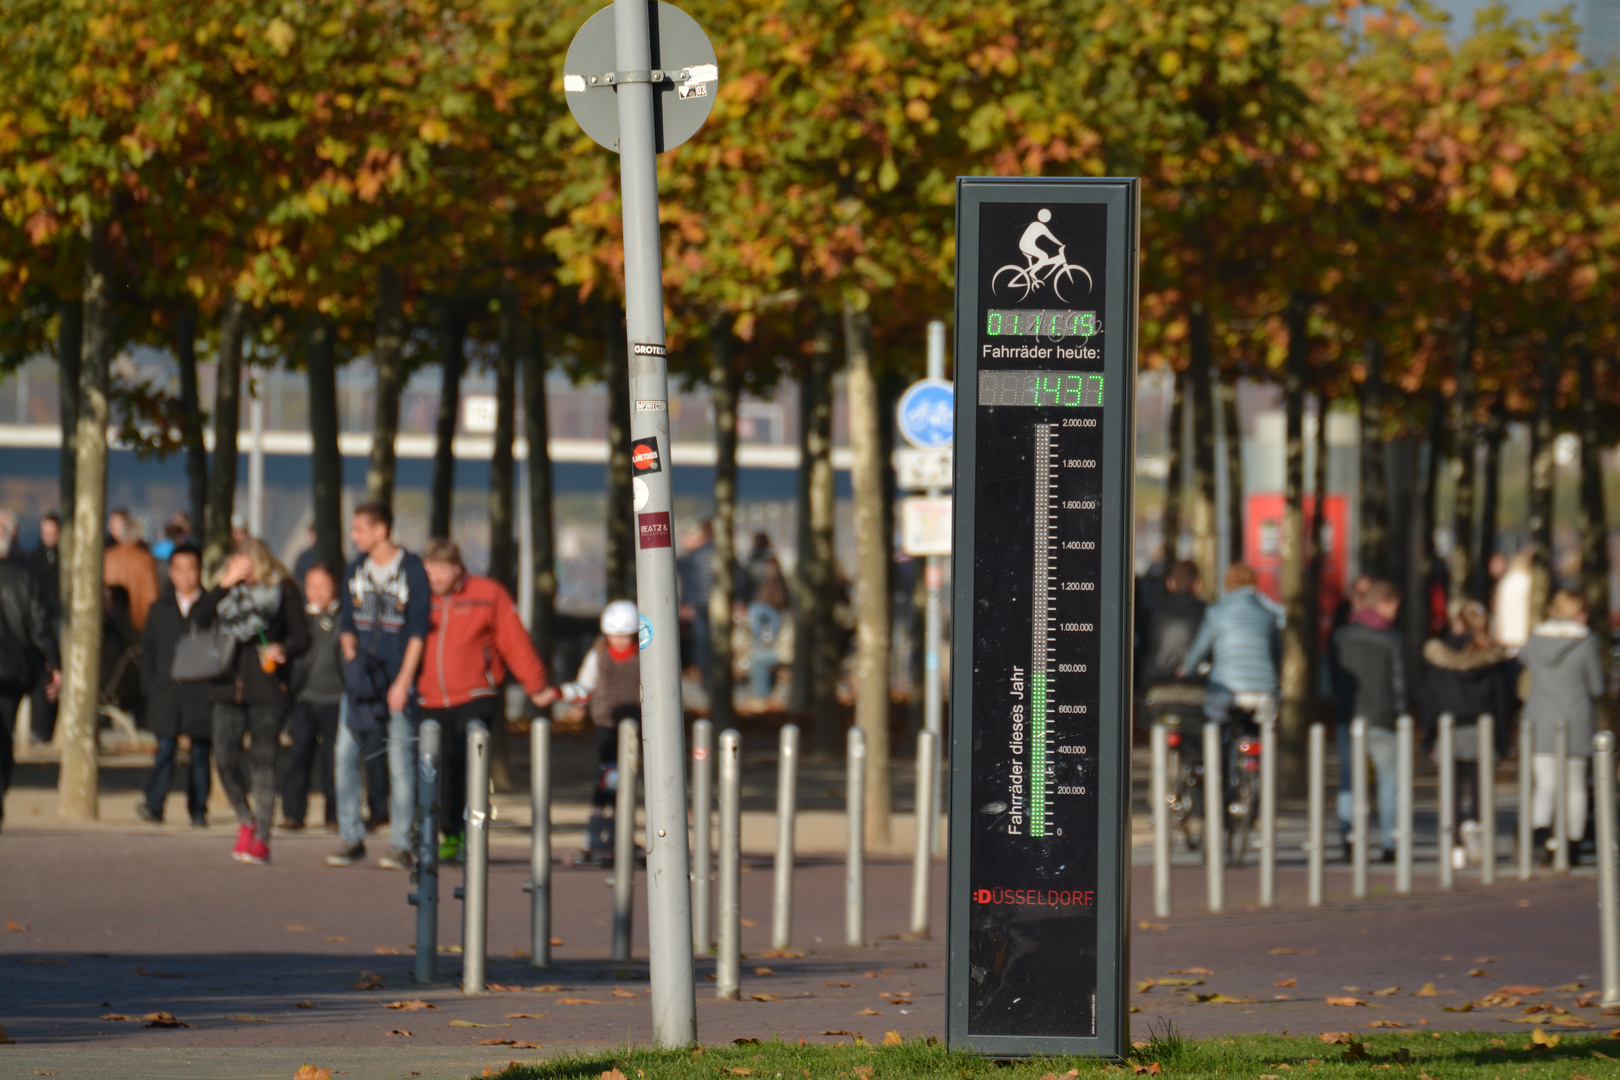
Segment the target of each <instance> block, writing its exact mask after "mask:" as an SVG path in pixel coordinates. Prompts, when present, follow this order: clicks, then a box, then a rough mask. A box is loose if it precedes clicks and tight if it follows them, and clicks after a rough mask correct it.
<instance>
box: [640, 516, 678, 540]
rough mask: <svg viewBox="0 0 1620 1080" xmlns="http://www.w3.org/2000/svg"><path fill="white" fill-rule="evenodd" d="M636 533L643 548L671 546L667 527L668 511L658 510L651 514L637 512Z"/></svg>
mask: <svg viewBox="0 0 1620 1080" xmlns="http://www.w3.org/2000/svg"><path fill="white" fill-rule="evenodd" d="M636 533H637V535H638V536H639V537H640V538H641V546H642V547H644V548H665V547H671V546H673V545H672V537H671V535H670V528H669V511H668V510H660V511H658V512H657V513H653V514H637V515H636Z"/></svg>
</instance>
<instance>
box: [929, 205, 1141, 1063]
mask: <svg viewBox="0 0 1620 1080" xmlns="http://www.w3.org/2000/svg"><path fill="white" fill-rule="evenodd" d="M958 236H959V237H960V238H962V243H961V245H960V247H959V255H958V258H959V261H958V267H957V283H958V284H957V290H958V293H957V381H958V385H970V386H976V387H977V393H976V394H975V395H973V396H972V397H971V398H968V397H967V396H966V395H963V396H960V397H959V398H958V404H957V447H958V456H957V463H956V467H957V477H956V491H957V492H958V498H959V499H963V497H964V496H968V493H969V492H971V495H970V496H968V498H967V499H966V500H965V503H966V504H964V502H959V503H958V510H957V518H956V528H957V535H956V545H955V558H956V560H957V561H956V570H955V575H954V578H955V581H956V582H957V583H958V584H957V587H956V588H957V592H956V596H955V618H954V620H953V630H954V641H953V649H954V653H953V655H954V659H955V663H954V666H953V671H954V672H955V673H956V674H955V675H954V678H953V696H952V706H953V708H952V715H953V717H956V718H960V719H959V722H957V723H953V725H952V731H953V742H952V754H953V758H952V760H953V769H952V773H953V777H954V778H955V781H956V782H955V784H954V785H953V788H952V793H953V798H952V815H951V823H952V842H951V881H952V895H951V913H952V916H951V961H950V968H951V1011H950V1018H949V1022H948V1029H949V1034H950V1039H951V1042H952V1043H953V1044H959V1045H970V1046H973V1047H975V1048H978V1049H980V1050H983V1051H986V1052H992V1053H1000V1054H1018V1053H1038V1052H1056V1051H1069V1052H1091V1053H1097V1054H1100V1055H1102V1056H1118V1055H1119V1054H1120V1053H1121V1052H1122V1051H1123V1050H1124V1049H1125V1046H1124V1038H1123V1032H1124V1030H1125V1028H1126V1023H1125V1011H1126V1008H1127V1006H1126V1003H1125V1001H1124V1000H1123V993H1122V991H1123V986H1124V977H1125V941H1126V939H1125V933H1126V930H1125V924H1124V918H1125V916H1126V914H1127V912H1126V911H1125V905H1124V898H1125V895H1126V889H1125V884H1126V882H1125V873H1126V869H1125V857H1126V855H1128V847H1127V846H1126V844H1125V833H1124V827H1125V824H1126V822H1127V817H1126V812H1127V802H1126V797H1127V795H1128V788H1129V784H1128V769H1127V768H1126V766H1125V764H1124V763H1125V762H1126V761H1127V760H1128V757H1127V755H1128V750H1129V727H1128V722H1129V715H1130V709H1129V704H1130V701H1129V680H1128V673H1129V667H1130V653H1129V646H1130V633H1131V624H1130V581H1131V574H1130V557H1131V537H1130V526H1131V512H1130V502H1131V469H1132V467H1133V460H1134V458H1133V453H1132V443H1133V440H1134V422H1133V414H1132V405H1133V401H1132V396H1133V395H1132V393H1131V390H1132V387H1133V383H1134V377H1135V322H1136V185H1135V182H1134V181H1129V180H1110V181H1092V180H1082V181H1045V180H1041V181H1037V180H1018V181H990V180H985V181H979V180H964V181H962V182H961V188H960V198H959V200H958ZM970 380H971V381H970ZM960 721H966V722H965V723H962V722H960Z"/></svg>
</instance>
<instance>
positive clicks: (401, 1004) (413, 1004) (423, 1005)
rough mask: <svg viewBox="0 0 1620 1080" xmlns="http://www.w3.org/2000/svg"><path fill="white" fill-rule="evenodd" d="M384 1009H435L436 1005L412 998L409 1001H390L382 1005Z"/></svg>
mask: <svg viewBox="0 0 1620 1080" xmlns="http://www.w3.org/2000/svg"><path fill="white" fill-rule="evenodd" d="M383 1008H385V1009H399V1010H400V1011H402V1012H419V1011H421V1010H422V1009H437V1008H438V1006H437V1005H435V1004H433V1002H431V1001H422V1000H420V999H417V998H412V999H411V1000H410V1001H390V1002H388V1003H387V1004H385V1005H384V1006H383Z"/></svg>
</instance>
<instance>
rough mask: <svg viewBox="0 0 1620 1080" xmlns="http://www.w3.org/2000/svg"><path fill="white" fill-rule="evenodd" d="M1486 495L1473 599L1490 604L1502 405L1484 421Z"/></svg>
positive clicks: (1498, 507)
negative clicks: (1474, 597)
mask: <svg viewBox="0 0 1620 1080" xmlns="http://www.w3.org/2000/svg"><path fill="white" fill-rule="evenodd" d="M1481 483H1482V485H1483V486H1484V489H1485V490H1484V491H1483V492H1482V493H1481V499H1482V504H1481V506H1480V510H1479V558H1477V559H1476V560H1474V595H1475V596H1476V597H1477V598H1479V599H1480V600H1481V601H1482V602H1485V603H1489V602H1490V599H1491V591H1492V586H1493V584H1494V583H1493V582H1492V580H1491V557H1492V556H1493V555H1495V554H1496V528H1497V517H1498V516H1499V514H1500V510H1501V506H1502V401H1501V399H1500V398H1498V399H1497V400H1496V401H1494V402H1492V404H1491V412H1490V416H1489V417H1488V418H1487V419H1486V421H1485V475H1484V476H1483V477H1482V478H1481Z"/></svg>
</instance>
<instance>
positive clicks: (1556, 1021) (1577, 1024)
mask: <svg viewBox="0 0 1620 1080" xmlns="http://www.w3.org/2000/svg"><path fill="white" fill-rule="evenodd" d="M1505 1019H1507V1022H1508V1023H1510V1024H1546V1025H1547V1026H1548V1027H1561V1028H1589V1027H1592V1026H1593V1024H1592V1021H1590V1020H1582V1019H1581V1018H1580V1017H1579V1016H1555V1017H1553V1018H1552V1019H1551V1020H1543V1019H1542V1018H1541V1017H1539V1016H1536V1017H1524V1016H1514V1017H1507V1018H1505Z"/></svg>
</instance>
